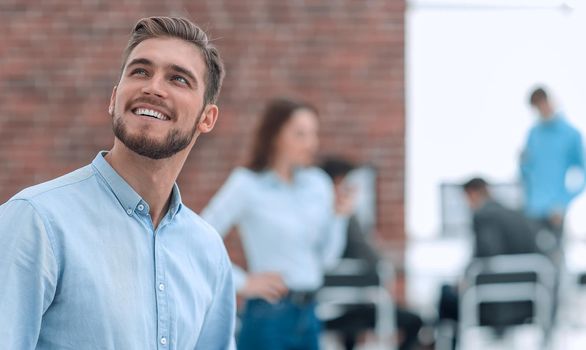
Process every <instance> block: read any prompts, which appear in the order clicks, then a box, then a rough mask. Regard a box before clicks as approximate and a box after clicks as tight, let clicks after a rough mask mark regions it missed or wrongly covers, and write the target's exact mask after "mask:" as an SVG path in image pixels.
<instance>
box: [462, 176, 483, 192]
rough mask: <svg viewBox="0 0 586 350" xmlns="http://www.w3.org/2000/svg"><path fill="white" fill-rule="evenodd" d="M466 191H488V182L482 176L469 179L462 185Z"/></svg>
mask: <svg viewBox="0 0 586 350" xmlns="http://www.w3.org/2000/svg"><path fill="white" fill-rule="evenodd" d="M462 188H463V189H464V192H482V193H488V183H487V182H486V181H485V180H484V179H483V178H480V177H475V178H473V179H470V180H468V181H467V182H466V183H464V184H463V185H462Z"/></svg>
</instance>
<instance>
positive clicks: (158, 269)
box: [137, 204, 171, 350]
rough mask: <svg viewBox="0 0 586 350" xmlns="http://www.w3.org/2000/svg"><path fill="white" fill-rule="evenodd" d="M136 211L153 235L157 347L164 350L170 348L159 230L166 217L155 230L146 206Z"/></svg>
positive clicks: (163, 263) (168, 318) (163, 262)
mask: <svg viewBox="0 0 586 350" xmlns="http://www.w3.org/2000/svg"><path fill="white" fill-rule="evenodd" d="M137 209H138V211H139V212H140V214H142V215H139V217H140V219H141V221H143V223H144V224H145V225H146V226H147V227H148V228H149V229H150V233H151V234H152V235H153V237H154V260H155V279H154V281H155V299H156V303H157V349H160V350H166V349H171V346H170V342H171V339H170V338H169V334H170V332H169V329H170V327H169V324H170V316H169V304H168V295H167V293H168V291H167V282H166V279H165V278H166V274H165V259H164V254H163V252H162V249H163V243H162V242H161V230H162V228H163V227H164V226H165V224H166V217H165V218H163V220H162V221H161V223H160V224H159V227H158V228H157V229H156V230H155V229H154V226H153V223H152V219H151V217H150V215H149V214H148V211H147V210H146V208H145V207H144V206H143V205H142V204H140V205H139V206H138V208H137Z"/></svg>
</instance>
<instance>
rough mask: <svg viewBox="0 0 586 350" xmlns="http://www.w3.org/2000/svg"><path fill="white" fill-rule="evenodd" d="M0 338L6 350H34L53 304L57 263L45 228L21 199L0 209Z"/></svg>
mask: <svg viewBox="0 0 586 350" xmlns="http://www.w3.org/2000/svg"><path fill="white" fill-rule="evenodd" d="M0 242H2V243H1V244H0V281H2V287H1V288H0V336H1V337H2V339H3V345H2V347H3V348H5V349H15V350H20V349H23V350H24V349H34V348H35V347H36V344H37V341H38V338H39V333H40V330H41V321H42V317H43V314H44V313H45V311H46V310H47V309H48V308H49V306H50V305H51V303H52V301H53V297H54V295H55V291H56V286H57V276H58V264H57V260H56V258H55V255H54V251H53V247H52V245H51V241H50V239H49V236H48V232H47V228H46V226H45V224H44V222H43V220H42V218H41V217H40V216H39V214H38V213H37V212H36V211H35V209H34V208H33V206H32V205H31V204H30V203H29V202H27V201H25V200H21V199H17V200H11V201H9V202H7V203H5V204H4V205H2V206H0Z"/></svg>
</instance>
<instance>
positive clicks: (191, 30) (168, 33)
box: [121, 17, 225, 104]
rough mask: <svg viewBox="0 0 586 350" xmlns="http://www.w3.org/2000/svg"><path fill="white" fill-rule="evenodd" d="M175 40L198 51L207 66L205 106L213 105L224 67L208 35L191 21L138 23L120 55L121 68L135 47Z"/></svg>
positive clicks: (157, 19)
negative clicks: (167, 39) (164, 40)
mask: <svg viewBox="0 0 586 350" xmlns="http://www.w3.org/2000/svg"><path fill="white" fill-rule="evenodd" d="M165 37H167V38H177V39H181V40H185V41H187V42H189V43H192V44H193V45H195V46H196V47H197V48H198V49H199V50H200V52H201V54H202V57H203V60H204V62H205V64H206V66H207V71H206V75H205V77H204V79H205V92H204V103H205V104H209V103H211V104H215V103H216V101H217V100H218V96H219V95H220V89H221V87H222V81H223V80H224V74H225V73H224V64H223V62H222V59H221V57H220V53H219V52H218V49H216V47H215V46H214V45H212V44H211V43H210V40H209V39H208V36H207V34H206V33H205V32H204V31H203V30H202V29H201V28H200V27H198V26H197V25H195V24H194V23H192V22H191V21H189V20H187V19H185V18H180V17H148V18H143V19H141V20H139V21H138V22H137V23H136V25H135V26H134V28H133V29H132V32H131V33H130V40H128V44H127V45H126V48H125V49H124V53H123V55H122V69H121V71H123V70H124V66H125V65H126V61H127V60H128V56H130V53H131V52H132V50H134V48H135V47H136V46H138V44H140V43H141V42H143V41H145V40H147V39H152V38H165Z"/></svg>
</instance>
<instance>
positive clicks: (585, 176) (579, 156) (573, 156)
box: [567, 132, 586, 203]
mask: <svg viewBox="0 0 586 350" xmlns="http://www.w3.org/2000/svg"><path fill="white" fill-rule="evenodd" d="M569 166H570V168H572V169H576V170H578V171H579V173H580V176H581V183H579V184H577V186H575V187H574V188H572V189H571V191H570V192H569V193H568V199H567V203H569V202H570V201H571V200H572V199H574V198H575V197H576V196H577V195H579V194H580V193H581V192H582V191H583V190H584V187H585V185H586V169H585V167H584V145H583V144H582V136H581V135H580V133H579V132H576V135H575V137H574V142H573V145H572V149H571V151H570V159H569Z"/></svg>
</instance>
